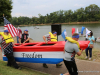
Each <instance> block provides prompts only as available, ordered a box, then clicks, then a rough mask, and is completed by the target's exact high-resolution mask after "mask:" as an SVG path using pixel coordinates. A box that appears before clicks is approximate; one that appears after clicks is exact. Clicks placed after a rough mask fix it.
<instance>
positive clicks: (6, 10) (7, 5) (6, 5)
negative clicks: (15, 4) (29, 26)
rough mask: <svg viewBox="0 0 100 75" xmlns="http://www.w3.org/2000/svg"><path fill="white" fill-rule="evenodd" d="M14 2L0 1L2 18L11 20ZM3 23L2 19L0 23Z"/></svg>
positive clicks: (10, 0) (9, 0) (8, 0)
mask: <svg viewBox="0 0 100 75" xmlns="http://www.w3.org/2000/svg"><path fill="white" fill-rule="evenodd" d="M11 10H12V0H0V17H3V14H4V15H5V17H6V18H7V19H8V20H9V18H11ZM1 22H3V18H0V23H1Z"/></svg>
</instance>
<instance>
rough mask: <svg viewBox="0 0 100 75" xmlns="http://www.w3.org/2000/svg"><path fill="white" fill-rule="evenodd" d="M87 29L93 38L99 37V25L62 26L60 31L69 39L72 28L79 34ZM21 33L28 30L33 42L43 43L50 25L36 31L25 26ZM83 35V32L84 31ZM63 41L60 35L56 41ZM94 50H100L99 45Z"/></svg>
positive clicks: (32, 27) (81, 38)
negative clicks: (82, 29)
mask: <svg viewBox="0 0 100 75" xmlns="http://www.w3.org/2000/svg"><path fill="white" fill-rule="evenodd" d="M82 26H83V27H85V28H88V29H89V30H92V31H93V35H94V37H96V38H97V37H100V24H88V25H87V24H85V25H82V24H81V25H62V31H63V30H64V29H66V31H67V35H68V36H70V37H71V29H72V27H73V28H78V29H79V32H80V31H81V27H82ZM20 28H21V29H22V31H24V30H25V29H28V31H29V34H30V37H31V38H32V39H33V40H36V41H43V38H42V37H43V35H45V34H48V32H50V31H51V25H47V26H38V29H37V28H35V26H26V27H20ZM0 31H3V27H0ZM84 34H85V30H84ZM84 39H85V37H80V40H84ZM63 40H64V39H63V38H62V37H61V35H59V36H58V41H63ZM95 47H96V48H100V43H95Z"/></svg>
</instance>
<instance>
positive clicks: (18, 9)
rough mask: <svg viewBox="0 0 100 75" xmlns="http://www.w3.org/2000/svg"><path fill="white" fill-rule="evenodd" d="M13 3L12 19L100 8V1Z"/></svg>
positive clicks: (25, 0)
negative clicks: (93, 7)
mask: <svg viewBox="0 0 100 75" xmlns="http://www.w3.org/2000/svg"><path fill="white" fill-rule="evenodd" d="M12 2H13V4H12V5H13V9H12V13H11V15H12V17H19V16H27V17H38V14H41V15H43V16H45V15H46V14H50V13H52V12H55V11H59V10H70V9H71V10H72V11H74V10H76V9H79V8H81V7H83V8H85V7H87V6H89V5H90V4H96V5H98V6H99V7H100V0H12Z"/></svg>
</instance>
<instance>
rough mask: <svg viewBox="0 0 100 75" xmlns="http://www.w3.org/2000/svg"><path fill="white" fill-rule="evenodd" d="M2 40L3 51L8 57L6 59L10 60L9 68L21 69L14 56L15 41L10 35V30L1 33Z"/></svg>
mask: <svg viewBox="0 0 100 75" xmlns="http://www.w3.org/2000/svg"><path fill="white" fill-rule="evenodd" d="M0 34H1V36H2V38H1V39H0V40H1V42H0V43H1V49H2V52H4V54H5V55H6V57H7V58H8V63H7V66H13V67H14V68H16V69H21V68H20V67H19V66H18V65H17V63H16V61H15V58H14V56H13V46H14V44H13V43H12V42H13V41H14V40H13V38H12V37H11V35H10V33H9V31H8V30H4V32H0Z"/></svg>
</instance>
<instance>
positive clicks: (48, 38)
mask: <svg viewBox="0 0 100 75" xmlns="http://www.w3.org/2000/svg"><path fill="white" fill-rule="evenodd" d="M52 34H53V36H54V37H56V38H52V37H51V35H50V34H46V35H44V36H43V40H44V41H45V43H46V44H47V43H48V42H55V41H57V32H56V31H52ZM46 38H47V40H46ZM52 39H53V40H55V41H52ZM60 66H62V64H56V67H60ZM43 67H44V68H48V66H47V65H46V64H45V63H43Z"/></svg>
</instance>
